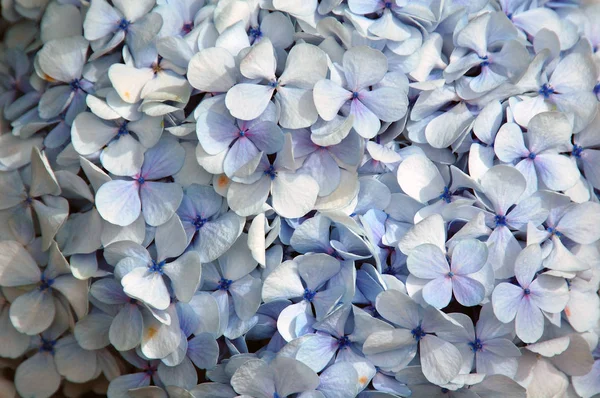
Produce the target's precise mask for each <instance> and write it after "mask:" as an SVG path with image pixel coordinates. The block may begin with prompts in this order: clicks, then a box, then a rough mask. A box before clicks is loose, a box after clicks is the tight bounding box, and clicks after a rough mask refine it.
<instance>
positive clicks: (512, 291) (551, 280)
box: [492, 245, 569, 343]
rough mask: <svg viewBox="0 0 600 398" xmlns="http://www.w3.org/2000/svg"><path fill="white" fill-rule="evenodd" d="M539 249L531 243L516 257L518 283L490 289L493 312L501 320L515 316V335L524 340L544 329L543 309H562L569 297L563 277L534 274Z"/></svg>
mask: <svg viewBox="0 0 600 398" xmlns="http://www.w3.org/2000/svg"><path fill="white" fill-rule="evenodd" d="M541 265H542V250H541V249H540V247H539V246H538V245H530V246H527V247H526V248H525V249H523V250H522V251H521V253H519V255H518V256H517V259H516V260H515V278H516V280H517V284H512V283H509V282H502V283H500V284H499V285H498V286H496V288H495V289H494V292H493V293H492V304H493V305H494V314H496V317H497V318H498V319H499V320H500V321H501V322H504V323H507V322H511V321H512V320H513V319H514V320H515V331H516V333H517V336H518V337H519V338H520V339H521V340H523V341H524V342H526V343H533V342H535V341H537V340H538V339H539V338H540V337H541V336H542V333H543V332H544V313H549V314H554V313H558V312H560V311H562V310H563V309H564V308H565V306H566V305H567V301H568V297H569V295H568V286H567V282H566V281H565V280H564V279H561V278H556V277H553V276H549V275H544V274H541V275H537V277H536V274H537V272H538V271H540V270H541Z"/></svg>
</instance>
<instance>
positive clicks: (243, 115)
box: [225, 83, 274, 120]
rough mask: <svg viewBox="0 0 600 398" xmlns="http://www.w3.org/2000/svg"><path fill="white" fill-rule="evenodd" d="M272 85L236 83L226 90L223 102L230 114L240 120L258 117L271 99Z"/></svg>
mask: <svg viewBox="0 0 600 398" xmlns="http://www.w3.org/2000/svg"><path fill="white" fill-rule="evenodd" d="M273 90H274V88H273V87H270V86H267V85H260V84H251V83H241V84H236V85H235V86H233V87H232V88H231V89H229V91H228V92H227V96H226V97H225V104H226V105H227V109H229V112H231V114H232V115H233V116H234V117H236V118H238V119H242V120H252V119H256V118H257V117H259V116H260V115H261V114H262V113H263V112H264V111H265V109H267V106H268V105H269V102H270V101H271V96H272V95H273Z"/></svg>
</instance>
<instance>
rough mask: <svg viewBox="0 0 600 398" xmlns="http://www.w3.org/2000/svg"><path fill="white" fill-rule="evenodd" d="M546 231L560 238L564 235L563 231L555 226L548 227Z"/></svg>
mask: <svg viewBox="0 0 600 398" xmlns="http://www.w3.org/2000/svg"><path fill="white" fill-rule="evenodd" d="M546 231H548V232H550V233H551V234H552V235H555V236H557V237H559V238H560V237H562V236H563V234H562V233H561V232H559V231H557V230H556V229H555V228H552V227H548V228H546Z"/></svg>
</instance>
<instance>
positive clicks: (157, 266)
mask: <svg viewBox="0 0 600 398" xmlns="http://www.w3.org/2000/svg"><path fill="white" fill-rule="evenodd" d="M164 266H165V262H164V261H161V262H160V263H157V262H156V261H154V260H152V265H151V266H149V267H148V268H149V269H150V272H156V273H159V274H161V275H162V274H163V267H164Z"/></svg>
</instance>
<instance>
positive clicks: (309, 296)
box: [302, 288, 317, 301]
mask: <svg viewBox="0 0 600 398" xmlns="http://www.w3.org/2000/svg"><path fill="white" fill-rule="evenodd" d="M315 294H317V292H315V291H314V290H310V289H308V288H306V289H304V295H303V296H302V298H303V299H304V300H306V301H313V299H314V298H315Z"/></svg>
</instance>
